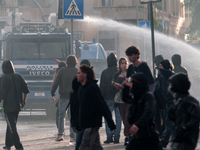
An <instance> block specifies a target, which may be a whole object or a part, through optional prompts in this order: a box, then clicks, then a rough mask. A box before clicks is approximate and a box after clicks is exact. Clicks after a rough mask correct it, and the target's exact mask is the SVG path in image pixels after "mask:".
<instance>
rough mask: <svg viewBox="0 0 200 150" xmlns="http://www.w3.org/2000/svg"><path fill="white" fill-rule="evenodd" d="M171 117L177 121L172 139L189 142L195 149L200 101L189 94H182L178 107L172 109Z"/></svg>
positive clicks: (199, 119) (199, 118) (199, 117)
mask: <svg viewBox="0 0 200 150" xmlns="http://www.w3.org/2000/svg"><path fill="white" fill-rule="evenodd" d="M169 118H170V119H171V120H172V121H174V122H175V132H174V134H173V137H172V141H173V142H178V143H182V142H184V143H187V144H188V145H190V146H193V147H194V149H195V147H196V144H197V141H198V135H199V121H200V110H199V102H198V101H197V100H196V99H195V98H194V97H192V96H190V95H188V94H186V95H183V96H181V97H180V98H179V100H178V103H177V104H176V107H175V108H171V109H170V111H169ZM183 126H185V127H186V129H183Z"/></svg>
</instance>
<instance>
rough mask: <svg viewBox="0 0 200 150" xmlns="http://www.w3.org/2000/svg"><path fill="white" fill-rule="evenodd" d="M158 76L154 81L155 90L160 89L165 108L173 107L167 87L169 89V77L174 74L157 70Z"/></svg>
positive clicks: (165, 70) (164, 70)
mask: <svg viewBox="0 0 200 150" xmlns="http://www.w3.org/2000/svg"><path fill="white" fill-rule="evenodd" d="M159 72H160V73H159V75H158V78H157V79H156V86H157V88H159V89H160V91H161V92H162V94H163V96H164V98H165V99H164V100H165V103H166V104H167V106H172V105H174V102H173V100H174V98H173V96H172V95H171V93H170V92H169V91H168V87H169V80H168V79H169V77H170V76H172V75H173V74H174V73H173V72H172V71H170V70H168V69H162V68H159Z"/></svg>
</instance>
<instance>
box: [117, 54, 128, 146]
mask: <svg viewBox="0 0 200 150" xmlns="http://www.w3.org/2000/svg"><path fill="white" fill-rule="evenodd" d="M127 69H128V60H127V59H126V58H125V57H122V58H120V59H119V71H117V72H116V73H115V74H114V77H113V87H114V88H115V90H117V91H119V90H121V89H118V86H119V84H120V85H121V86H122V84H124V83H125V80H126V72H127ZM130 106H131V105H130V104H127V103H118V107H119V111H120V115H121V118H122V121H123V124H124V136H125V140H124V145H125V146H126V145H127V144H128V138H129V135H130V128H131V125H130V124H129V123H128V120H127V117H126V116H127V112H128V109H129V108H130Z"/></svg>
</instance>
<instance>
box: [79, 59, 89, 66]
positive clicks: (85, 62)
mask: <svg viewBox="0 0 200 150" xmlns="http://www.w3.org/2000/svg"><path fill="white" fill-rule="evenodd" d="M80 65H88V66H91V65H90V61H89V60H87V59H83V60H82V61H81V63H80Z"/></svg>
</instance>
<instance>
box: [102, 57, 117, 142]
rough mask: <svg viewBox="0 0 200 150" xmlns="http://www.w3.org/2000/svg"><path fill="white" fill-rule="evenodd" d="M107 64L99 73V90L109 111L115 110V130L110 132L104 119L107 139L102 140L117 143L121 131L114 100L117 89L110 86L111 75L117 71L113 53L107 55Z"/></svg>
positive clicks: (115, 58)
mask: <svg viewBox="0 0 200 150" xmlns="http://www.w3.org/2000/svg"><path fill="white" fill-rule="evenodd" d="M107 64H108V68H106V69H105V70H103V72H102V74H101V81H100V90H101V94H102V95H103V97H104V99H105V101H106V103H107V105H108V107H109V109H110V111H111V112H113V111H114V112H115V119H116V130H115V131H114V133H113V132H111V130H110V129H109V127H108V124H107V121H106V120H105V126H106V135H107V140H106V141H104V143H106V144H109V143H112V142H114V143H119V139H120V132H121V116H120V112H119V107H118V106H117V105H116V104H115V102H114V96H115V94H116V93H117V91H116V90H115V89H113V87H112V79H113V75H114V73H116V72H117V57H116V55H115V54H114V53H111V54H110V55H108V57H107ZM113 136H114V140H113Z"/></svg>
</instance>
